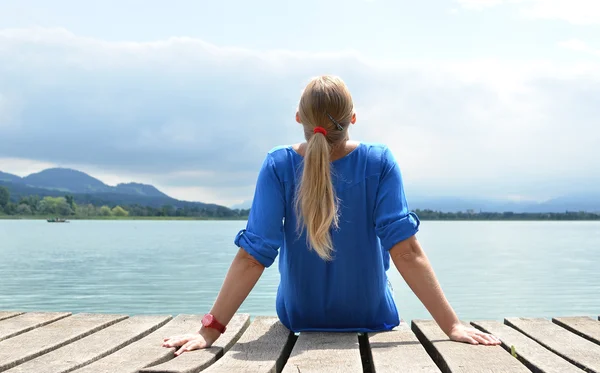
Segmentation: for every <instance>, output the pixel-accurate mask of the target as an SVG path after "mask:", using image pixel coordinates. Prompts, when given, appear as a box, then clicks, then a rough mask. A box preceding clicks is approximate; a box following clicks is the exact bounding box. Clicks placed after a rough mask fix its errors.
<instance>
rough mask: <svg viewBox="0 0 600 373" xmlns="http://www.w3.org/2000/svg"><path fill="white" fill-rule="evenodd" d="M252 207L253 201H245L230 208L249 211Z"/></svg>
mask: <svg viewBox="0 0 600 373" xmlns="http://www.w3.org/2000/svg"><path fill="white" fill-rule="evenodd" d="M250 207H252V200H249V201H243V202H242V203H238V204H237V205H233V206H231V207H230V208H231V209H232V210H248V209H249V208H250Z"/></svg>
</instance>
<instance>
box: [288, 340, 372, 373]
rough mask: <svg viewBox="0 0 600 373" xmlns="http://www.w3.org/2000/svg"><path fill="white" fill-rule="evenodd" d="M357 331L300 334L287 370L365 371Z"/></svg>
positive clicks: (298, 372)
mask: <svg viewBox="0 0 600 373" xmlns="http://www.w3.org/2000/svg"><path fill="white" fill-rule="evenodd" d="M362 371H363V368H362V359H361V357H360V347H359V344H358V334H357V333H300V336H299V337H298V340H297V341H296V344H295V345H294V348H293V350H292V354H291V356H290V358H289V360H288V362H287V364H286V365H285V368H284V369H283V373H319V372H331V373H354V372H362Z"/></svg>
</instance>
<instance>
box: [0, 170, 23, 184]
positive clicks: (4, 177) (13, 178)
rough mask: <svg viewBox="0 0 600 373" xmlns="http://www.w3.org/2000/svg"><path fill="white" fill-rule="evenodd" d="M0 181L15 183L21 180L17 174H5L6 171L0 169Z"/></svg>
mask: <svg viewBox="0 0 600 373" xmlns="http://www.w3.org/2000/svg"><path fill="white" fill-rule="evenodd" d="M0 181H9V182H11V183H17V182H19V181H21V178H20V177H19V176H17V175H13V174H7V173H6V172H2V171H0Z"/></svg>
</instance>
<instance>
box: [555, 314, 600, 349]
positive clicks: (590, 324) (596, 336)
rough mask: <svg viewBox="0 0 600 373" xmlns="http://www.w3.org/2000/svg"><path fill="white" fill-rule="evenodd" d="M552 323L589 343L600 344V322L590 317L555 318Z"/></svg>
mask: <svg viewBox="0 0 600 373" xmlns="http://www.w3.org/2000/svg"><path fill="white" fill-rule="evenodd" d="M552 322H554V323H555V324H557V325H560V326H562V327H563V328H565V329H567V330H569V331H571V332H573V333H575V334H577V335H578V336H580V337H583V338H585V339H587V340H588V341H590V342H594V343H596V344H600V322H598V321H597V320H594V319H593V318H591V317H555V318H553V319H552Z"/></svg>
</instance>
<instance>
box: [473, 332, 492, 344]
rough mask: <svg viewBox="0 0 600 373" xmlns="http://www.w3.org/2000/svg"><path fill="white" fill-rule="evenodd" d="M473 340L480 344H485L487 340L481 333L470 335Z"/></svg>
mask: <svg viewBox="0 0 600 373" xmlns="http://www.w3.org/2000/svg"><path fill="white" fill-rule="evenodd" d="M471 337H472V338H473V339H474V340H476V341H477V342H479V343H480V344H483V345H487V344H488V341H487V340H486V339H485V338H484V337H483V336H481V335H477V334H474V335H472V336H471Z"/></svg>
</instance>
